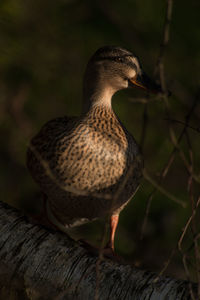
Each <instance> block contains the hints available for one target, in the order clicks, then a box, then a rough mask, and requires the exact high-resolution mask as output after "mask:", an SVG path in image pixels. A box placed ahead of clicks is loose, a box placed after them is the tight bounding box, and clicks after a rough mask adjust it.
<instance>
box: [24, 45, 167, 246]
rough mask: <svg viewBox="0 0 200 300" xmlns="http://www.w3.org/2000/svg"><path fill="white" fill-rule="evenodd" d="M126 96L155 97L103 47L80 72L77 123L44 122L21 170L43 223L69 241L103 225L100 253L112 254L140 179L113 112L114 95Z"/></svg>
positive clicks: (136, 69)
mask: <svg viewBox="0 0 200 300" xmlns="http://www.w3.org/2000/svg"><path fill="white" fill-rule="evenodd" d="M127 88H139V89H143V90H144V91H145V92H148V93H149V92H152V93H160V91H161V89H160V86H159V85H158V84H156V83H155V82H154V81H153V80H151V79H150V78H149V77H148V76H147V75H146V73H145V72H144V71H143V69H142V67H141V64H140V62H139V59H138V57H137V56H136V55H134V54H133V53H132V52H130V51H128V50H126V49H124V48H122V47H119V46H104V47H101V48H100V49H98V50H97V51H96V52H95V53H94V54H93V55H92V57H91V58H90V60H89V62H88V64H87V67H86V71H85V74H84V78H83V92H82V112H81V114H80V116H76V117H74V116H63V117H58V118H55V119H53V120H50V121H48V122H47V123H46V124H45V125H43V127H42V128H41V130H40V131H39V133H37V134H36V135H35V136H34V137H33V138H32V139H31V141H30V144H29V146H28V150H27V167H28V170H29V172H30V174H31V176H32V178H33V180H34V181H35V182H36V184H38V186H39V187H40V189H41V191H42V193H43V195H44V198H45V208H44V210H45V214H46V217H47V219H48V221H49V223H51V224H53V226H55V227H56V228H57V229H58V230H60V231H62V232H65V233H67V232H68V230H69V229H70V228H72V227H75V226H79V225H81V224H84V223H86V222H90V221H93V220H96V219H104V220H109V224H110V234H109V241H108V243H107V245H106V247H105V248H109V249H111V250H112V251H113V252H114V251H115V248H114V241H115V232H116V228H117V225H118V220H119V215H120V212H121V211H122V210H123V209H124V207H125V206H126V205H127V204H128V202H129V201H130V200H131V199H132V198H133V196H134V195H135V193H136V191H137V189H138V187H139V185H140V181H141V179H142V171H143V156H142V154H141V151H140V147H139V146H138V144H137V142H136V140H135V138H134V137H133V135H132V134H131V133H130V132H129V131H128V130H127V129H126V128H125V126H124V125H123V123H122V122H121V120H120V119H119V117H118V116H117V115H116V113H115V112H114V110H113V108H112V98H113V95H114V94H115V93H116V92H118V91H119V90H123V89H127ZM106 222H107V221H106Z"/></svg>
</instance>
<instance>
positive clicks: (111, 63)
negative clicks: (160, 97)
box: [84, 46, 161, 106]
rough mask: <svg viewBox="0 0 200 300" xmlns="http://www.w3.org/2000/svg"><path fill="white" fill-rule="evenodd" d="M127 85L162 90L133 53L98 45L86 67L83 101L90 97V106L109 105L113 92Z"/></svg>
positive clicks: (157, 91) (156, 91) (151, 90)
mask: <svg viewBox="0 0 200 300" xmlns="http://www.w3.org/2000/svg"><path fill="white" fill-rule="evenodd" d="M128 87H136V88H140V89H144V90H146V91H147V92H153V93H159V92H161V88H160V86H158V85H157V84H156V83H155V82H154V81H153V80H151V79H150V78H149V77H148V76H147V75H146V74H145V73H144V71H143V70H142V67H141V65H140V62H139V60H138V58H137V57H136V56H135V55H134V54H133V53H131V52H130V51H127V50H126V49H123V48H121V47H116V46H105V47H102V48H100V49H98V50H97V51H96V52H95V54H94V55H93V56H92V57H91V59H90V60H89V62H88V65H87V68H86V72H85V76H84V101H87V102H88V101H89V102H90V104H89V103H88V104H89V106H91V104H95V105H97V104H99V103H101V104H105V105H109V103H111V98H112V96H113V94H114V93H116V92H117V91H119V90H122V89H126V88H128ZM87 106H88V105H87Z"/></svg>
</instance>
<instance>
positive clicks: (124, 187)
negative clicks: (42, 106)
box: [27, 107, 142, 222]
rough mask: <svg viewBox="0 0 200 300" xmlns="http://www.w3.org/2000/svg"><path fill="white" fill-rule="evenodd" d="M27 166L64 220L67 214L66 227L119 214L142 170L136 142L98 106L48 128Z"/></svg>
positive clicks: (109, 112) (36, 140)
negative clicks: (73, 222)
mask: <svg viewBox="0 0 200 300" xmlns="http://www.w3.org/2000/svg"><path fill="white" fill-rule="evenodd" d="M27 164H28V168H29V170H30V172H31V174H32V176H33V178H34V179H35V181H36V182H37V183H38V184H39V185H40V187H41V189H42V190H43V192H44V193H45V194H46V195H47V197H48V198H49V201H50V204H51V206H52V208H53V209H54V210H55V211H56V213H57V215H59V218H60V219H62V212H63V210H65V212H63V214H65V215H66V218H63V219H65V220H66V222H68V221H67V220H68V219H70V218H71V219H75V218H76V216H77V217H79V216H80V217H82V218H84V217H85V218H88V219H93V218H96V217H99V216H103V215H106V213H108V210H109V209H112V210H118V209H119V210H120V208H121V207H122V206H124V204H125V203H126V202H127V201H128V200H129V198H130V197H131V196H132V195H133V194H134V192H135V190H136V188H137V186H138V184H139V179H140V177H141V171H142V160H141V156H140V152H139V149H138V146H137V144H136V142H135V140H134V138H133V137H132V136H131V135H130V134H129V133H128V132H127V130H126V129H125V128H124V126H123V125H122V124H121V123H120V121H119V120H118V118H117V117H116V115H115V114H114V112H113V111H112V110H111V109H108V110H101V109H100V108H98V107H96V108H95V109H94V110H93V111H92V113H91V112H90V114H86V115H85V116H82V117H79V118H68V117H63V118H57V119H54V120H52V121H50V122H48V123H46V124H45V125H44V126H43V128H42V129H41V131H40V132H39V133H38V135H36V136H35V137H34V138H33V139H32V141H31V144H30V147H29V150H28V155H27ZM120 188H121V191H120ZM117 193H118V194H119V195H117ZM113 199H114V200H113ZM59 210H60V213H59Z"/></svg>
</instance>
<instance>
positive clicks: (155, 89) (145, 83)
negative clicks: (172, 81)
mask: <svg viewBox="0 0 200 300" xmlns="http://www.w3.org/2000/svg"><path fill="white" fill-rule="evenodd" d="M129 85H130V86H131V87H138V88H140V89H143V90H146V91H147V92H149V93H155V94H159V93H162V90H161V86H160V85H158V84H157V83H155V82H154V81H153V80H151V79H150V78H149V77H148V76H147V75H146V74H145V73H143V74H142V75H138V76H137V77H136V78H132V79H129Z"/></svg>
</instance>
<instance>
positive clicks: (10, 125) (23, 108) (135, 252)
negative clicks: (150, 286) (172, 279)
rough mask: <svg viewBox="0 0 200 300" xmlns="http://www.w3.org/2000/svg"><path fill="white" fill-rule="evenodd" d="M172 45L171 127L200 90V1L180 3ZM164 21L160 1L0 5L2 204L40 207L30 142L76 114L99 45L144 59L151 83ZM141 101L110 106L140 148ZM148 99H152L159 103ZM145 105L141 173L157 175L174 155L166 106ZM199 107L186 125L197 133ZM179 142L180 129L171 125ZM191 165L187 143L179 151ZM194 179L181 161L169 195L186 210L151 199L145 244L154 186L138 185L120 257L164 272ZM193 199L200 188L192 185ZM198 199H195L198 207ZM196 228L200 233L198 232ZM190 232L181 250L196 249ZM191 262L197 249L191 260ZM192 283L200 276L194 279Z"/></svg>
mask: <svg viewBox="0 0 200 300" xmlns="http://www.w3.org/2000/svg"><path fill="white" fill-rule="evenodd" d="M174 2H175V3H174V6H173V15H172V22H171V31H170V33H171V35H170V43H169V46H168V47H167V49H166V55H165V60H164V62H165V71H166V80H167V84H168V88H169V89H170V90H171V91H172V96H171V97H170V99H169V102H170V116H171V118H174V119H177V120H181V121H184V118H185V115H186V114H187V112H188V111H189V109H190V107H191V105H192V103H193V101H194V98H195V95H196V93H197V90H198V86H199V81H200V77H199V69H200V22H199V11H200V2H199V1H197V0H191V1H181V0H179V1H174ZM165 13H166V1H164V0H142V1H141V0H137V1H136V0H135V1H133V0H132V1H130V0H127V1H124V0H118V1H116V0H115V1H114V0H113V1H102V0H101V1H80V0H79V1H78V0H69V1H66V0H57V1H53V0H42V1H41V0H26V1H22V0H21V1H20V0H18V1H17V0H1V2H0V193H1V200H3V201H6V202H8V203H10V204H11V205H14V206H17V207H20V208H22V209H26V210H31V208H32V207H33V206H34V202H35V203H37V202H38V201H39V200H38V199H40V192H39V190H38V187H37V186H36V185H35V184H34V183H33V181H32V179H31V177H30V175H29V173H28V171H27V169H26V166H25V156H26V148H27V145H28V142H29V140H30V138H31V136H33V135H34V134H35V133H36V132H37V131H38V130H39V128H40V127H41V125H42V124H43V123H44V122H46V121H47V120H49V119H51V118H54V117H57V116H62V115H65V114H67V115H73V114H76V115H77V114H79V113H80V109H81V90H82V76H83V73H84V68H85V66H86V63H87V61H88V59H89V57H90V56H91V55H92V54H93V53H94V51H96V49H97V48H99V47H101V46H103V45H120V46H122V47H125V48H127V49H129V50H131V51H133V53H136V54H137V56H139V58H140V60H141V63H142V65H143V68H144V69H145V71H146V72H147V73H148V74H149V75H150V76H151V77H153V76H154V74H155V73H154V70H155V64H156V60H157V57H158V54H159V48H160V43H161V40H162V35H163V25H164V20H165ZM144 96H145V95H144V93H142V92H137V91H129V92H127V91H121V92H120V93H118V94H117V95H115V96H114V99H113V107H114V109H115V112H116V113H117V114H118V116H119V117H120V119H121V120H122V121H123V123H124V124H125V125H126V127H127V128H128V130H129V131H130V132H131V133H132V134H133V135H134V136H135V138H136V140H137V141H138V142H140V139H141V131H142V122H143V111H144V107H145V105H144V103H134V102H133V99H134V97H136V98H143V97H144ZM153 99H154V96H151V98H150V100H153ZM157 100H158V101H149V103H148V104H147V110H148V123H147V132H146V136H145V141H144V149H143V152H144V158H145V166H146V168H147V170H148V171H149V173H150V174H151V175H152V176H153V177H154V178H155V179H156V180H158V175H159V173H160V171H161V169H162V167H163V166H164V165H165V163H166V162H167V159H168V157H169V155H170V153H171V151H172V149H173V145H172V143H171V140H170V136H169V129H168V125H169V123H168V121H166V120H165V118H166V116H167V115H166V106H165V104H164V102H163V101H162V99H160V100H159V99H157ZM199 117H200V105H197V107H196V109H195V112H194V113H193V115H192V116H191V120H190V124H191V125H192V126H194V127H199ZM173 128H174V130H175V133H176V135H177V136H178V135H179V133H180V132H181V130H182V128H183V126H182V125H180V124H173ZM188 133H189V135H190V138H191V143H192V150H193V155H194V168H195V172H196V173H199V172H200V168H199V164H200V151H199V148H200V147H199V146H200V133H198V132H196V131H193V130H191V129H189V130H188ZM181 148H182V149H183V151H184V153H185V155H186V157H187V158H188V159H189V154H188V145H187V141H186V139H185V138H183V141H182V142H181ZM187 182H188V173H187V171H186V169H185V166H184V164H183V161H182V160H181V159H180V157H179V155H176V159H175V162H174V164H173V165H172V167H171V169H170V171H169V173H168V176H167V178H166V180H165V181H164V182H163V186H164V188H165V189H166V190H168V192H170V193H171V194H173V195H175V196H177V197H178V198H180V199H182V200H184V201H186V202H187V203H188V205H187V208H186V209H183V208H182V207H181V206H180V205H177V204H175V203H174V202H172V201H171V200H169V199H168V198H167V197H165V196H164V195H162V194H161V193H157V194H156V196H155V198H154V199H153V202H152V206H151V209H150V213H149V218H148V223H147V226H146V230H145V235H144V239H143V240H142V241H141V240H140V235H141V227H142V223H143V221H144V215H145V210H146V203H147V199H148V196H149V194H150V192H151V191H152V189H153V187H152V186H151V184H149V183H148V182H147V181H146V180H144V181H143V182H142V185H141V188H140V190H139V192H138V193H137V194H136V196H135V197H134V200H133V201H132V202H131V203H130V204H129V205H128V206H127V207H126V208H125V210H124V211H123V212H122V214H121V217H120V224H119V228H118V231H117V236H116V248H117V252H118V253H120V254H121V255H123V256H125V257H126V259H128V260H129V261H130V262H131V263H134V264H136V265H138V266H139V267H143V268H148V269H151V270H156V271H160V270H161V269H162V268H163V265H164V263H165V262H166V260H167V259H168V257H169V255H170V253H171V251H172V249H174V248H175V247H176V245H177V241H178V239H179V237H180V234H181V230H182V228H183V227H184V225H185V223H186V221H187V219H188V217H189V216H190V215H191V205H190V201H189V195H188V191H187ZM194 190H195V191H194V195H195V197H197V195H198V194H199V191H200V189H199V185H198V184H195V185H194ZM195 199H196V198H195ZM100 228H102V226H100V225H99V224H96V225H89V226H86V227H84V231H85V234H86V235H87V237H88V238H93V239H95V240H98V239H99V238H100V233H101V230H100ZM198 230H199V229H198V224H197V232H198ZM192 240H193V233H192V230H191V229H190V228H189V230H188V233H187V235H186V237H185V239H184V249H186V250H187V249H188V247H190V246H191V245H192ZM187 253H189V255H190V256H191V261H190V262H191V263H194V266H193V267H192V268H191V270H193V269H195V268H196V265H195V264H196V263H195V261H194V259H193V254H194V253H193V246H191V250H190V251H189V252H187ZM166 273H167V274H170V275H172V276H176V277H179V278H185V272H184V269H183V266H182V255H181V254H180V253H179V252H176V255H175V257H174V258H173V259H172V262H171V264H170V266H169V268H168V269H167V272H166ZM191 274H192V278H195V272H193V271H192V273H191Z"/></svg>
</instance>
